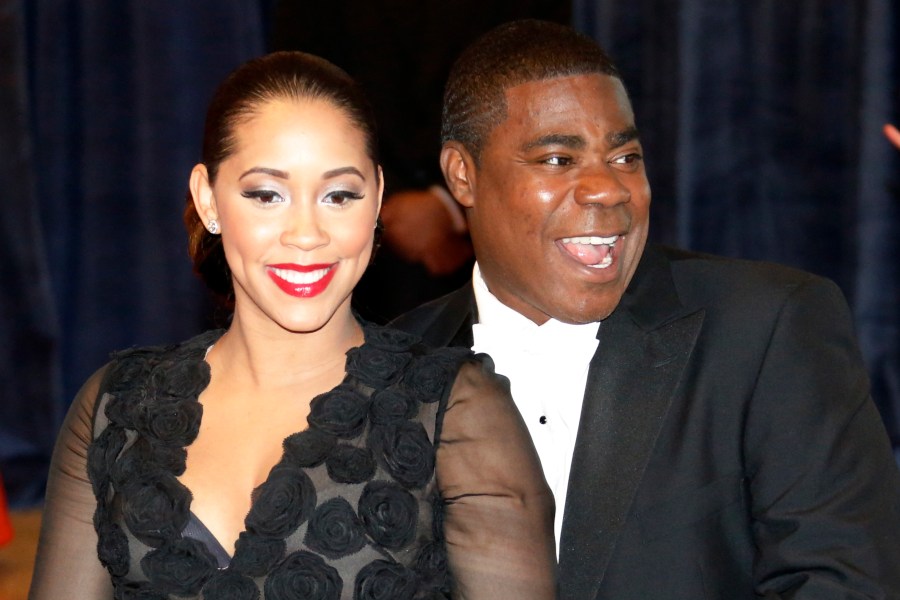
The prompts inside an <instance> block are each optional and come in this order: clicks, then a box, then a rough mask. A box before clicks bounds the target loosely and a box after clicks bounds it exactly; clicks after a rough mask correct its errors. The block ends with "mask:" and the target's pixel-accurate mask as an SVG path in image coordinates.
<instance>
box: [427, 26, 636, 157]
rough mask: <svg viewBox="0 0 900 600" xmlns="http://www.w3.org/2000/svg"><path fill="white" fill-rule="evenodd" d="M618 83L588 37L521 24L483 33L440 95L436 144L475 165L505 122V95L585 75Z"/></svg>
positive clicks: (609, 63)
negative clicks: (463, 152) (460, 151)
mask: <svg viewBox="0 0 900 600" xmlns="http://www.w3.org/2000/svg"><path fill="white" fill-rule="evenodd" d="M595 73H596V74H602V75H611V76H613V77H616V78H620V76H619V72H618V70H617V69H616V67H615V65H614V64H613V63H612V61H611V60H610V59H609V57H608V56H607V55H606V53H605V52H604V51H603V49H602V48H600V46H599V45H598V44H597V42H595V41H594V40H593V39H591V38H590V37H588V36H586V35H583V34H581V33H578V32H577V31H575V30H574V29H572V28H570V27H566V26H564V25H560V24H558V23H552V22H549V21H539V20H537V19H525V20H521V21H512V22H509V23H504V24H503V25H500V26H498V27H496V28H494V29H492V30H491V31H488V32H487V33H485V34H484V35H482V36H481V37H480V38H478V39H477V40H476V41H475V42H473V43H472V45H470V46H469V47H468V48H466V49H465V50H464V51H463V53H462V54H461V55H460V57H459V58H458V59H457V60H456V62H455V63H454V65H453V68H452V69H451V71H450V76H449V78H448V79H447V86H446V88H445V90H444V106H443V113H442V118H441V143H446V142H448V141H451V140H452V141H456V142H459V143H461V144H462V145H463V146H465V148H466V149H467V150H468V151H469V153H470V154H471V155H472V157H473V158H474V159H475V160H476V162H477V161H478V159H479V157H480V156H481V151H482V149H483V148H484V144H485V142H486V140H487V138H488V136H489V135H490V133H491V131H492V130H493V128H494V127H496V126H497V125H499V124H500V123H502V122H503V121H504V120H505V119H506V117H507V105H506V90H508V89H509V88H512V87H515V86H517V85H520V84H523V83H527V82H529V81H541V80H544V79H552V78H555V77H568V76H572V75H589V74H595Z"/></svg>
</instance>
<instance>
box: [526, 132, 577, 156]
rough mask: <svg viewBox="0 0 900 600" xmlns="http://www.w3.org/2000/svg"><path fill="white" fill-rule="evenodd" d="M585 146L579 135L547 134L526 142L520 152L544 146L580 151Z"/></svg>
mask: <svg viewBox="0 0 900 600" xmlns="http://www.w3.org/2000/svg"><path fill="white" fill-rule="evenodd" d="M586 145H587V144H586V143H585V141H584V138H583V137H581V136H580V135H566V134H564V133H548V134H547V135H542V136H540V137H538V138H535V139H533V140H531V141H530V142H527V143H526V144H525V145H524V146H522V151H524V152H527V151H529V150H533V149H535V148H542V147H544V146H563V147H564V148H571V149H573V150H580V149H582V148H584V147H585V146H586Z"/></svg>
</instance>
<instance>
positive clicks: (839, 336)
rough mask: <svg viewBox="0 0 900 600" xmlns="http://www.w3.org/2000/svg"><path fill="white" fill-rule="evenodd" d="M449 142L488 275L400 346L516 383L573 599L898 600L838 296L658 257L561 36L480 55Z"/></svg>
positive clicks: (599, 88) (602, 100) (613, 144)
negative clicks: (440, 353) (488, 361)
mask: <svg viewBox="0 0 900 600" xmlns="http://www.w3.org/2000/svg"><path fill="white" fill-rule="evenodd" d="M442 135H443V149H442V153H441V167H442V169H443V172H444V176H445V179H446V181H447V185H448V188H449V189H450V191H451V193H452V194H453V196H454V197H455V198H456V199H457V201H458V202H459V203H460V204H461V205H463V206H464V207H465V212H466V215H467V218H468V221H469V228H470V232H471V236H472V241H473V244H474V248H475V255H476V259H477V264H476V268H475V271H474V276H473V280H472V282H471V283H470V284H469V285H467V286H466V287H464V288H463V289H461V290H459V291H458V292H455V293H453V294H450V295H449V296H446V297H444V298H441V299H439V300H436V301H434V302H432V303H430V304H426V305H424V306H422V307H420V308H418V309H416V310H414V311H413V312H411V313H408V314H406V315H404V316H403V317H401V318H400V319H399V320H397V321H395V325H398V326H400V327H401V328H404V329H407V330H409V331H412V332H415V333H418V334H420V335H422V336H423V337H424V338H425V340H426V341H428V342H431V343H433V344H438V345H446V344H454V345H466V346H472V347H473V348H474V349H476V350H479V351H487V352H489V353H490V354H491V356H492V357H493V358H494V360H495V362H496V366H497V371H498V372H500V373H503V374H505V375H507V376H508V377H509V378H510V381H511V384H512V392H513V396H514V397H515V399H516V403H517V404H518V405H519V408H520V411H521V412H522V415H523V417H524V418H525V421H526V423H527V424H528V426H529V429H530V431H531V433H532V438H533V439H534V441H535V446H536V447H537V450H538V453H539V454H540V456H541V461H542V464H543V466H544V470H545V474H546V475H547V480H548V483H550V485H551V487H552V488H553V489H554V493H555V495H556V499H557V510H558V511H560V512H561V514H560V515H558V520H557V532H556V535H557V541H558V548H559V561H560V571H559V577H560V597H561V598H563V599H566V600H568V599H579V600H589V599H595V598H610V599H612V598H615V599H622V598H635V599H638V598H640V599H642V600H646V599H652V600H655V599H667V600H668V599H681V598H684V599H691V600H696V599H698V598H726V599H729V600H735V599H742V598H758V597H765V598H794V599H801V598H803V599H816V600H823V599H837V598H842V599H843V598H900V473H898V469H897V466H896V464H895V463H894V461H893V457H892V455H891V449H890V446H889V443H888V440H887V437H886V434H885V430H884V427H883V424H882V422H881V420H880V418H879V415H878V413H877V411H876V409H875V406H874V404H873V402H872V400H871V397H870V395H869V390H868V380H867V376H866V372H865V369H864V366H863V364H862V361H861V357H860V354H859V351H858V349H857V346H856V342H855V340H854V337H853V333H852V328H851V321H850V315H849V314H848V309H847V306H846V303H845V301H844V299H843V296H842V295H841V293H840V291H839V290H838V289H837V287H836V286H835V285H834V284H833V283H831V282H829V281H827V280H824V279H822V278H819V277H817V276H814V275H811V274H808V273H803V272H800V271H797V270H793V269H789V268H786V267H781V266H776V265H772V264H763V263H754V262H749V261H737V260H730V259H724V258H717V257H712V256H705V255H698V254H693V253H688V252H684V251H678V250H673V249H667V248H662V247H656V246H647V247H645V245H646V239H647V227H648V220H649V218H648V215H649V205H650V190H649V185H648V182H647V178H646V174H645V171H644V165H643V162H642V153H641V145H640V141H639V138H638V135H637V129H636V127H635V123H634V117H633V114H632V110H631V106H630V103H629V100H628V96H627V94H626V92H625V89H624V87H623V85H622V82H621V80H620V78H619V76H618V74H617V72H616V70H615V67H614V66H613V65H612V64H611V63H610V61H609V60H608V58H607V57H606V56H605V55H604V53H603V52H602V50H601V49H600V48H599V47H598V46H597V45H596V44H595V43H594V42H593V41H592V40H590V39H589V38H586V37H583V36H580V35H579V34H577V33H575V32H574V31H572V30H571V29H568V28H566V27H562V26H559V25H552V24H549V23H545V22H540V21H522V22H515V23H511V24H507V25H504V26H501V27H499V28H497V29H495V30H493V31H492V32H490V33H488V34H487V35H486V36H485V37H482V38H481V39H480V40H478V41H477V42H475V43H474V44H473V45H471V46H470V47H469V48H468V49H467V50H466V51H465V52H464V53H463V54H462V56H461V57H460V58H459V60H458V61H457V63H456V65H455V66H454V68H453V71H452V72H451V75H450V79H449V81H448V84H447V90H446V94H445V99H444V113H443V125H442Z"/></svg>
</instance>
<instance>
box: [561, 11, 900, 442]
mask: <svg viewBox="0 0 900 600" xmlns="http://www.w3.org/2000/svg"><path fill="white" fill-rule="evenodd" d="M573 12H574V15H575V22H576V26H578V27H579V28H580V29H581V30H582V31H584V32H585V33H588V34H590V35H592V36H593V37H594V38H596V39H597V40H599V41H600V43H601V44H602V45H603V46H604V47H605V48H606V49H607V50H608V51H609V53H610V55H611V56H612V58H613V60H614V61H616V63H617V64H618V66H619V68H620V69H621V71H622V73H623V75H624V79H625V83H626V85H627V87H628V89H629V92H630V94H631V97H632V101H633V102H634V109H635V114H636V119H637V125H638V128H639V129H640V130H641V138H642V141H643V143H644V149H645V152H646V158H647V169H648V171H649V174H650V180H651V184H652V188H653V207H652V209H651V213H652V217H653V218H652V222H651V236H652V237H653V238H655V239H656V240H658V241H663V242H666V243H670V244H675V245H679V246H683V247H687V248H691V249H694V250H699V251H704V252H711V253H715V254H724V255H729V256H736V257H744V258H754V259H765V260H771V261H775V262H780V263H785V264H789V265H793V266H796V267H800V268H802V269H806V270H809V271H812V272H815V273H819V274H821V275H824V276H827V277H830V278H832V279H834V280H835V281H836V282H837V283H838V285H840V287H841V288H842V289H843V291H844V293H845V294H846V296H847V298H848V300H849V301H850V304H851V307H852V308H853V311H854V314H855V316H856V325H857V333H858V335H859V338H860V343H861V346H862V350H863V354H864V357H865V360H866V362H867V364H868V366H869V370H870V373H871V376H872V384H873V396H874V397H875V401H876V403H877V404H878V407H879V409H880V410H881V413H882V416H883V417H884V419H885V423H886V425H887V427H888V430H889V433H890V434H891V436H892V439H893V441H894V444H895V447H896V446H900V152H898V151H897V150H896V149H895V148H894V147H893V146H891V145H890V144H889V143H888V141H887V140H886V139H885V138H884V136H883V135H882V132H881V127H882V125H883V124H884V123H885V122H888V121H891V122H894V123H900V51H898V35H900V6H898V5H897V3H896V2H894V1H893V0H859V1H855V2H846V1H844V0H798V1H792V2H784V1H781V0H757V1H754V2H746V1H744V0H715V1H712V0H680V1H678V2H672V1H669V0H643V1H641V2H621V1H620V0H575V4H574V7H573Z"/></svg>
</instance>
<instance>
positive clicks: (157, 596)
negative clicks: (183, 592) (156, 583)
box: [113, 581, 169, 600]
mask: <svg viewBox="0 0 900 600" xmlns="http://www.w3.org/2000/svg"><path fill="white" fill-rule="evenodd" d="M113 598H114V600H169V597H168V596H166V595H165V594H161V593H159V592H157V591H156V589H154V587H153V584H152V583H150V582H149V581H129V582H127V583H117V584H116V589H115V591H114V592H113Z"/></svg>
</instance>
